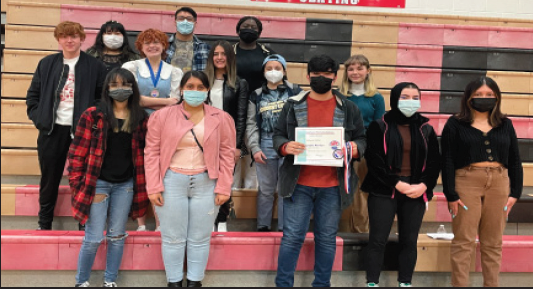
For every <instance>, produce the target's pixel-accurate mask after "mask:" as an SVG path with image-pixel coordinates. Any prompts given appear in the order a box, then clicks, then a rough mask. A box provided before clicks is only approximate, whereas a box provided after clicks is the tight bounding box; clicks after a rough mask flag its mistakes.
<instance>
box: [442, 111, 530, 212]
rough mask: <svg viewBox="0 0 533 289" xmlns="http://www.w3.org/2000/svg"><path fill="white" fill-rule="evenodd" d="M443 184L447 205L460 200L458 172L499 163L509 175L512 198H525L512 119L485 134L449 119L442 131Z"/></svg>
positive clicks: (521, 169) (522, 174) (467, 124)
mask: <svg viewBox="0 0 533 289" xmlns="http://www.w3.org/2000/svg"><path fill="white" fill-rule="evenodd" d="M441 143H442V156H443V168H442V182H443V186H444V194H445V195H446V199H448V202H454V201H457V200H459V195H458V194H457V192H456V191H455V170H458V169H461V168H464V167H466V166H468V165H470V164H473V163H479V162H498V163H501V164H502V165H504V166H505V167H506V168H507V169H508V171H509V181H510V184H511V195H510V196H511V197H514V198H517V199H518V198H520V195H522V188H523V180H524V171H523V168H522V162H521V161H520V154H519V152H518V139H517V137H516V132H515V130H514V127H513V123H512V122H511V120H510V119H508V118H505V119H504V120H503V123H502V124H501V125H500V126H498V127H495V128H493V129H492V130H491V131H489V132H488V133H484V132H482V131H480V130H478V129H476V128H475V127H473V126H472V125H471V124H470V123H467V122H462V121H460V120H459V119H457V117H455V116H452V117H450V119H448V122H447V123H446V126H445V127H444V130H443V131H442V140H441Z"/></svg>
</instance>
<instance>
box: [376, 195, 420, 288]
mask: <svg viewBox="0 0 533 289" xmlns="http://www.w3.org/2000/svg"><path fill="white" fill-rule="evenodd" d="M425 211H426V206H425V204H424V200H423V199H422V197H420V198H418V199H411V198H409V197H407V196H406V195H404V194H402V193H400V192H396V196H395V198H394V199H392V198H391V197H385V196H376V195H373V194H370V196H369V197H368V216H369V221H370V238H369V244H368V247H367V249H366V250H367V251H366V279H367V282H369V283H376V284H377V283H379V275H380V273H381V268H382V265H383V258H384V253H385V245H386V244H387V241H388V238H389V234H390V231H391V228H392V223H393V222H394V215H396V214H397V215H398V234H399V239H400V255H399V272H398V282H401V283H411V279H412V277H413V272H414V270H415V265H416V258H417V241H418V233H419V231H420V226H421V225H422V219H423V218H424V213H425Z"/></svg>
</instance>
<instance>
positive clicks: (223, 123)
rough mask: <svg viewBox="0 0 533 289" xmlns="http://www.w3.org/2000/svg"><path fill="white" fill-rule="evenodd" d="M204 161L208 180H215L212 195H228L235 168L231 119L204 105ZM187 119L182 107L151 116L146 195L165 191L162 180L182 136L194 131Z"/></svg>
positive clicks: (223, 113) (234, 142)
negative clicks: (213, 193) (215, 183)
mask: <svg viewBox="0 0 533 289" xmlns="http://www.w3.org/2000/svg"><path fill="white" fill-rule="evenodd" d="M204 112H205V116H204V122H205V134H204V145H203V147H204V161H205V164H206V166H207V172H208V174H209V178H210V179H213V180H215V179H217V180H218V181H217V185H216V187H215V193H216V194H221V195H227V196H229V195H231V184H232V183H233V170H234V167H235V159H234V156H235V148H236V147H237V145H236V132H235V123H234V122H233V118H232V117H231V116H230V115H229V114H227V113H226V112H224V111H222V110H219V109H216V108H214V107H212V106H209V105H205V104H204ZM184 114H185V115H186V116H187V118H189V117H190V115H189V114H188V113H187V112H186V111H185V110H184V109H183V106H182V105H175V106H171V107H166V108H163V109H160V110H158V111H156V112H154V113H153V114H152V115H151V116H150V119H149V121H148V133H147V135H146V147H145V149H144V166H145V172H146V189H147V191H148V194H149V195H153V194H157V193H161V192H163V191H164V190H165V187H164V186H163V178H164V177H165V174H166V172H167V170H168V169H169V167H170V161H171V159H172V156H173V155H174V153H175V152H176V148H177V146H178V143H179V142H180V140H181V139H182V138H183V136H184V135H185V134H186V133H187V132H188V131H190V130H191V129H192V128H193V123H192V122H191V121H188V120H186V119H185V117H184Z"/></svg>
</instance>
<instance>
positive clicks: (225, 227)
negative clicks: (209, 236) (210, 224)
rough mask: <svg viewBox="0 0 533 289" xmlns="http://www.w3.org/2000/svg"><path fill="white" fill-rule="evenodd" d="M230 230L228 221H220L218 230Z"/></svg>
mask: <svg viewBox="0 0 533 289" xmlns="http://www.w3.org/2000/svg"><path fill="white" fill-rule="evenodd" d="M227 231H228V223H226V222H220V223H218V232H222V233H224V232H227Z"/></svg>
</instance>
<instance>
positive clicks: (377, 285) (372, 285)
mask: <svg viewBox="0 0 533 289" xmlns="http://www.w3.org/2000/svg"><path fill="white" fill-rule="evenodd" d="M366 287H379V284H377V283H366Z"/></svg>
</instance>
